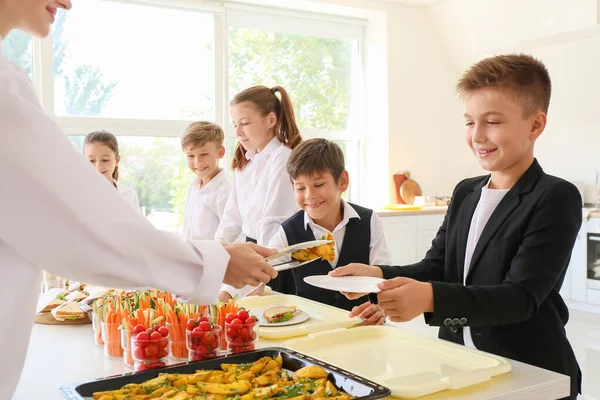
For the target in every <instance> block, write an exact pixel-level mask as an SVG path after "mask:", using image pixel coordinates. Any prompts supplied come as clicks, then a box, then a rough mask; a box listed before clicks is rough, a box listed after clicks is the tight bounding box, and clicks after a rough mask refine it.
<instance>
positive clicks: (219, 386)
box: [93, 356, 353, 400]
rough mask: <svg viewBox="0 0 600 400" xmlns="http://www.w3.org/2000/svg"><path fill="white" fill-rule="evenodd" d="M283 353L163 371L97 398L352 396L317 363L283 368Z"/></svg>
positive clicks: (301, 399) (305, 399) (302, 399)
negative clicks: (188, 369)
mask: <svg viewBox="0 0 600 400" xmlns="http://www.w3.org/2000/svg"><path fill="white" fill-rule="evenodd" d="M282 364H283V360H282V358H281V356H279V357H275V358H271V357H263V358H261V359H259V360H257V361H255V362H253V363H250V364H221V370H197V371H196V372H195V373H192V374H160V375H159V376H158V377H156V378H153V379H150V380H148V381H145V382H142V383H140V384H137V383H130V384H128V385H125V386H123V387H122V388H121V389H118V390H109V391H105V392H96V393H94V394H93V398H94V399H95V400H118V399H154V398H170V399H179V400H263V399H264V400H267V399H273V400H279V399H289V400H310V399H314V400H316V399H331V400H334V399H335V400H350V399H353V396H351V395H349V394H347V393H344V392H343V391H341V390H339V389H337V388H336V387H335V385H334V384H333V382H331V381H329V380H328V379H327V377H328V374H327V371H325V370H324V369H323V368H321V367H318V366H308V367H304V368H301V369H299V370H297V371H296V372H295V373H294V375H293V376H290V375H289V374H288V372H286V371H284V370H282Z"/></svg>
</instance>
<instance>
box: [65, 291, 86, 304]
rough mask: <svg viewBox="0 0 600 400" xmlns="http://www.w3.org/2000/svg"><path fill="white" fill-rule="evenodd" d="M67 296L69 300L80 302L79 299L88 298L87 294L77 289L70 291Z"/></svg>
mask: <svg viewBox="0 0 600 400" xmlns="http://www.w3.org/2000/svg"><path fill="white" fill-rule="evenodd" d="M66 298H67V301H77V302H79V301H81V300H83V299H85V298H87V296H86V295H85V294H83V293H81V292H79V291H76V292H71V293H69V294H68V295H67V297H66Z"/></svg>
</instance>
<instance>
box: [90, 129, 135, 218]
mask: <svg viewBox="0 0 600 400" xmlns="http://www.w3.org/2000/svg"><path fill="white" fill-rule="evenodd" d="M83 155H84V156H85V158H86V159H87V160H88V161H89V162H90V163H92V165H93V166H94V168H96V170H97V171H98V172H100V174H101V175H102V176H104V177H105V178H106V179H108V181H109V182H110V183H111V184H112V185H113V186H114V187H115V188H116V189H117V190H118V191H119V193H120V194H121V196H122V197H123V198H124V199H125V200H126V201H127V202H128V203H129V204H131V206H132V207H133V208H135V209H136V210H137V211H140V203H139V201H138V197H137V194H136V193H135V190H133V189H130V188H128V187H127V186H123V185H121V184H119V183H117V181H118V180H119V161H121V156H120V155H119V142H117V138H116V137H115V135H113V134H112V133H110V132H107V131H95V132H91V133H88V135H87V136H86V137H85V139H84V141H83Z"/></svg>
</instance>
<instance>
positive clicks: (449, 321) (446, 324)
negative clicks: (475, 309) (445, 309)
mask: <svg viewBox="0 0 600 400" xmlns="http://www.w3.org/2000/svg"><path fill="white" fill-rule="evenodd" d="M450 325H452V320H451V319H450V318H446V319H445V320H444V326H450Z"/></svg>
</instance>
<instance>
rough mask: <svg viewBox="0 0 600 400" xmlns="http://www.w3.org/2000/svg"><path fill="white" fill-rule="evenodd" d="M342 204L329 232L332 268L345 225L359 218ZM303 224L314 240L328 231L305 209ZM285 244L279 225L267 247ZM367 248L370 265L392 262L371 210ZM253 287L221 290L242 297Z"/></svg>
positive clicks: (344, 231) (279, 247)
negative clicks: (339, 213) (332, 258)
mask: <svg viewBox="0 0 600 400" xmlns="http://www.w3.org/2000/svg"><path fill="white" fill-rule="evenodd" d="M342 205H343V207H344V215H343V217H342V221H341V222H340V223H339V224H338V225H337V226H336V227H335V229H334V230H333V232H331V234H332V235H333V238H334V242H335V260H334V261H333V262H330V264H331V268H332V269H333V268H335V267H337V263H338V260H339V258H340V253H341V251H342V244H343V243H344V236H345V235H346V226H347V225H348V222H349V221H350V220H351V219H353V218H359V219H360V216H359V215H358V213H357V212H356V210H355V209H354V208H352V206H351V205H350V204H348V203H346V202H345V201H343V200H342ZM304 226H305V227H306V228H310V229H311V230H312V232H313V234H314V235H315V239H316V240H319V239H321V238H322V237H323V236H326V235H327V234H328V233H329V231H328V230H327V229H325V228H323V227H322V226H320V225H317V224H316V223H315V222H314V221H313V220H312V218H311V217H310V215H308V213H307V212H306V211H304ZM287 246H288V240H287V235H286V234H285V230H284V229H283V227H281V226H280V227H279V229H278V230H277V233H276V234H275V236H273V238H272V239H271V241H270V242H269V246H268V247H270V248H273V249H283V248H284V247H287ZM369 249H370V250H369V264H370V265H392V264H393V263H392V255H391V254H390V251H389V250H388V247H387V242H386V241H385V234H384V231H383V224H382V223H381V219H379V217H378V216H377V214H376V213H375V212H373V215H371V243H370V246H369ZM289 260H290V257H281V258H279V259H277V260H274V261H273V263H274V264H279V263H283V262H286V261H289ZM254 289H256V287H252V286H246V287H244V288H242V289H235V288H233V287H231V286H228V285H224V288H223V290H225V291H226V292H227V293H229V294H230V295H231V296H232V297H233V296H235V295H238V297H239V298H244V297H245V296H247V295H248V294H249V293H251V292H252V291H253V290H254Z"/></svg>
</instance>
